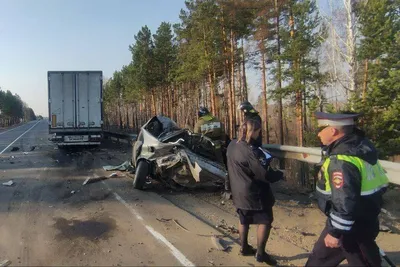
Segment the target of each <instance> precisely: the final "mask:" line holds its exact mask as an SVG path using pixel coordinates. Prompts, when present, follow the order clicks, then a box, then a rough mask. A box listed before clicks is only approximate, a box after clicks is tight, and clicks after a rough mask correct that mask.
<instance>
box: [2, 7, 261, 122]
mask: <svg viewBox="0 0 400 267" xmlns="http://www.w3.org/2000/svg"><path fill="white" fill-rule="evenodd" d="M182 8H184V0H0V87H1V89H2V90H10V91H11V92H12V93H16V94H18V95H19V96H20V97H21V99H22V100H23V101H25V102H26V103H27V104H28V106H29V107H31V108H32V109H33V110H34V112H35V113H36V115H43V116H47V115H48V109H47V106H48V105H47V103H48V100H47V71H50V70H102V71H103V75H104V76H105V77H110V76H111V75H112V73H113V72H114V71H116V70H119V69H121V67H122V66H123V65H127V64H129V62H130V61H131V53H130V51H129V50H128V48H129V45H130V44H132V43H133V41H134V35H135V34H137V32H138V31H139V30H140V29H141V27H142V26H144V25H147V26H148V27H149V28H150V30H151V32H152V33H155V32H156V30H157V28H158V26H159V25H160V24H161V22H163V21H166V22H170V23H171V24H173V23H177V22H179V12H180V10H181V9H182ZM249 76H250V77H249V78H250V79H251V80H254V82H253V81H251V80H250V81H249V83H250V85H251V86H253V87H259V81H258V79H257V78H256V77H255V76H254V77H253V75H251V74H250V75H249ZM256 91H257V90H256ZM253 98H254V99H255V98H256V96H254V97H253Z"/></svg>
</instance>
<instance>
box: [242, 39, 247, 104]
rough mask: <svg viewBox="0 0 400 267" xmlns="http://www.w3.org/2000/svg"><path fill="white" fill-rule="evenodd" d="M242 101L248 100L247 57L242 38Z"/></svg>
mask: <svg viewBox="0 0 400 267" xmlns="http://www.w3.org/2000/svg"><path fill="white" fill-rule="evenodd" d="M242 90H243V91H242V92H243V93H242V94H243V95H242V96H243V99H242V100H247V99H248V95H247V80H246V55H245V54H244V45H243V38H242Z"/></svg>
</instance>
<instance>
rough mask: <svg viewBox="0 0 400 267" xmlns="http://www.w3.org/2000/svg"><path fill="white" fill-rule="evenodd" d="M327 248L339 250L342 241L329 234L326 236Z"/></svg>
mask: <svg viewBox="0 0 400 267" xmlns="http://www.w3.org/2000/svg"><path fill="white" fill-rule="evenodd" d="M324 241H325V246H326V247H328V248H338V247H340V239H339V238H336V237H333V236H331V235H330V234H327V235H326V236H325V239H324Z"/></svg>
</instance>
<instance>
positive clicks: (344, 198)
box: [306, 112, 389, 266]
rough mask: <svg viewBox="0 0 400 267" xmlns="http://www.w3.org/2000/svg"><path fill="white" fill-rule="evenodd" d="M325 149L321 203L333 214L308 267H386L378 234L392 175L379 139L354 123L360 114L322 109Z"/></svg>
mask: <svg viewBox="0 0 400 267" xmlns="http://www.w3.org/2000/svg"><path fill="white" fill-rule="evenodd" d="M315 115H316V118H317V120H318V126H319V133H318V137H319V138H320V139H321V142H322V144H323V145H324V147H323V151H324V152H325V153H324V154H325V155H324V156H323V160H322V161H321V163H322V165H321V168H320V171H319V173H318V181H317V185H316V194H317V198H318V206H319V208H320V209H321V211H322V212H324V213H325V215H326V216H327V217H328V218H327V222H326V226H325V228H324V230H323V231H322V233H321V235H320V237H319V239H318V241H317V242H316V243H315V245H314V249H313V251H312V253H311V255H310V256H309V258H308V261H307V263H306V266H337V265H339V264H340V263H341V262H342V261H343V260H344V259H346V260H347V261H348V263H349V265H350V266H381V258H380V254H379V248H378V246H377V245H376V243H375V238H376V237H377V236H378V233H379V221H378V215H379V213H380V210H381V205H382V195H383V194H384V192H385V191H386V187H387V186H388V183H389V181H388V178H387V176H386V174H385V172H384V170H383V168H382V166H381V165H380V163H379V162H378V155H377V151H376V149H375V147H374V146H373V144H372V143H371V142H370V141H369V140H368V139H367V138H366V137H365V136H364V133H363V132H362V131H361V130H360V129H358V128H356V127H355V126H354V124H355V123H354V121H355V118H357V117H358V116H359V115H358V114H329V113H323V112H316V114H315Z"/></svg>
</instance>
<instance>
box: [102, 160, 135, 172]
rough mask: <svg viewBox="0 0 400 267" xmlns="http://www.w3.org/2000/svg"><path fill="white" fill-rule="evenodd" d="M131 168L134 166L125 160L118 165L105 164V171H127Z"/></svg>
mask: <svg viewBox="0 0 400 267" xmlns="http://www.w3.org/2000/svg"><path fill="white" fill-rule="evenodd" d="M131 168H133V166H132V165H131V163H130V162H129V161H125V162H124V163H122V164H121V165H118V166H111V165H107V166H103V169H104V170H105V171H127V170H129V169H131Z"/></svg>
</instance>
